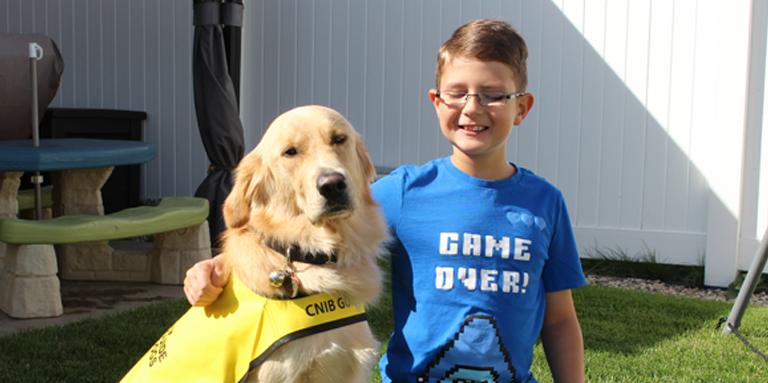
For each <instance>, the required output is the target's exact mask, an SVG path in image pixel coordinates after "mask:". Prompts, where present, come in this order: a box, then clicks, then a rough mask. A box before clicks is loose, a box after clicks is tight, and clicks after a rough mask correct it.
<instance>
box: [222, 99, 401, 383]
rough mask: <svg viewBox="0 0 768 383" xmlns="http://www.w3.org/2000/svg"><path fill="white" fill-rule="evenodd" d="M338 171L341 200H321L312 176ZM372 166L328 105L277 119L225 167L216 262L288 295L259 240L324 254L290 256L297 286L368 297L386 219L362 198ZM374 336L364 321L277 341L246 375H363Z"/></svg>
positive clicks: (376, 282) (259, 286)
mask: <svg viewBox="0 0 768 383" xmlns="http://www.w3.org/2000/svg"><path fill="white" fill-rule="evenodd" d="M328 173H334V174H337V175H338V174H341V176H342V177H343V179H345V186H344V189H345V193H346V194H347V196H348V198H347V200H348V201H347V202H348V203H346V204H345V205H346V207H345V208H342V209H339V208H338V207H336V208H334V209H330V208H329V205H330V203H329V201H328V200H329V198H326V197H324V196H323V195H322V194H321V192H320V191H319V186H318V185H319V182H320V181H319V177H322V176H323V174H328ZM374 177H375V170H374V167H373V164H372V163H371V160H370V159H369V158H368V154H367V152H366V150H365V147H364V145H363V142H362V140H361V137H360V136H359V135H358V134H357V132H355V130H354V129H353V128H352V126H351V125H350V124H349V122H347V120H346V119H344V117H342V116H341V115H340V114H339V113H337V112H336V111H334V110H332V109H329V108H326V107H321V106H304V107H299V108H295V109H292V110H290V111H288V112H286V113H284V114H282V115H280V116H279V117H277V118H276V119H275V120H274V121H273V122H272V124H271V125H270V126H269V128H268V129H267V131H266V133H265V134H264V137H263V138H262V140H261V142H260V143H259V145H258V146H257V147H256V148H255V149H254V150H253V151H252V152H250V153H249V154H248V155H247V156H245V157H244V158H243V159H242V161H241V162H240V164H239V165H238V167H237V169H236V171H235V180H234V185H233V188H232V192H231V194H230V195H229V197H228V198H227V200H226V202H225V203H224V219H225V222H226V224H227V229H226V231H225V233H224V235H223V237H222V241H223V247H222V255H221V256H222V257H223V261H224V262H223V264H224V265H226V266H225V267H227V268H228V269H229V270H231V272H233V273H235V274H236V275H237V276H238V277H239V278H240V279H241V280H242V281H243V283H244V284H245V285H246V286H248V287H249V288H251V289H252V290H253V291H254V292H256V293H257V294H260V295H263V296H267V297H271V298H288V297H290V296H291V291H290V289H285V288H282V287H274V286H272V285H271V284H270V281H269V275H270V272H273V271H284V270H287V269H288V268H289V265H288V261H287V260H286V257H285V256H283V255H281V254H279V253H277V252H275V251H274V250H272V249H271V248H269V247H267V245H266V241H276V242H279V243H283V244H291V243H297V244H299V245H300V246H301V247H302V248H303V249H305V250H308V251H312V252H328V253H330V252H334V251H335V253H336V254H337V255H338V262H337V263H336V264H325V265H313V264H307V263H300V262H293V266H294V270H295V278H296V279H298V281H299V283H297V285H298V286H299V292H300V293H301V294H313V293H317V292H326V293H330V294H334V295H340V296H342V297H343V298H344V299H345V300H346V301H347V302H349V303H352V304H370V303H371V302H373V301H374V300H375V299H376V298H377V296H378V295H379V293H380V292H381V274H380V271H379V269H378V267H377V263H376V257H377V256H378V254H379V253H380V250H381V246H382V243H383V241H384V240H385V238H386V226H385V224H384V221H383V219H382V218H381V216H380V215H379V212H378V207H377V205H376V204H375V202H374V201H373V199H372V197H371V191H370V188H369V184H370V182H372V181H373V179H374ZM377 348H378V344H377V342H376V340H375V339H374V337H373V335H372V334H371V331H370V329H369V327H368V324H367V323H366V322H362V323H357V324H354V325H351V326H346V327H342V328H339V329H336V330H331V331H328V332H324V333H320V334H316V335H312V336H309V337H305V338H301V339H298V340H295V341H292V342H290V343H288V344H287V345H285V346H282V347H281V348H280V349H278V350H277V351H276V352H275V353H274V354H273V355H272V356H271V357H270V359H269V360H268V361H266V362H265V363H264V364H262V365H261V366H260V367H259V369H258V370H256V371H254V372H252V373H251V375H250V376H249V381H258V382H281V383H284V382H333V383H339V382H358V381H359V382H367V381H368V376H369V374H370V371H371V367H372V364H373V363H374V362H375V360H376V354H377V352H376V350H377Z"/></svg>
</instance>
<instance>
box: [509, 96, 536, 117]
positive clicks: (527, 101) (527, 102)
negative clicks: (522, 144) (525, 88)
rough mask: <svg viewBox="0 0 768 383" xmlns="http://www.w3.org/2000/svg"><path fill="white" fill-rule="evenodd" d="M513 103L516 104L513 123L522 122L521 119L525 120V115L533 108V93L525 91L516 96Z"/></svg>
mask: <svg viewBox="0 0 768 383" xmlns="http://www.w3.org/2000/svg"><path fill="white" fill-rule="evenodd" d="M515 105H516V106H517V116H515V121H514V124H515V125H520V124H522V123H523V120H525V117H526V116H528V113H529V112H530V111H531V109H532V108H533V95H532V94H530V93H526V94H524V95H522V96H519V97H517V99H516V100H515Z"/></svg>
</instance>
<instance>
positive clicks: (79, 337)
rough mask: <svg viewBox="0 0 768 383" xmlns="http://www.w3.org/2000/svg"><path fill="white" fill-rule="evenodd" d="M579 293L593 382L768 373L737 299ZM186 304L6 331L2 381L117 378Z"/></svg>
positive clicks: (383, 317)
mask: <svg viewBox="0 0 768 383" xmlns="http://www.w3.org/2000/svg"><path fill="white" fill-rule="evenodd" d="M574 297H575V300H576V305H577V309H578V312H579V317H580V320H581V324H582V328H583V331H584V339H585V349H586V367H587V381H589V382H633V383H634V382H768V363H766V362H764V361H763V360H761V359H759V358H758V357H757V356H756V355H755V354H753V353H751V352H750V351H749V350H748V349H747V347H745V346H744V345H743V344H742V343H741V342H740V341H739V340H738V339H737V338H736V337H735V336H733V335H728V336H723V335H721V334H720V331H719V330H716V329H715V326H716V324H717V321H718V319H719V318H720V317H723V316H726V315H727V314H728V311H729V309H730V304H728V303H723V302H712V301H701V300H695V299H689V298H679V297H670V296H665V295H660V294H654V293H647V292H640V291H632V290H623V289H614V288H606V287H599V286H589V287H585V288H582V289H579V290H576V291H575V292H574ZM389 304H390V302H389V301H388V300H387V299H383V300H382V301H381V302H380V304H379V305H378V306H377V307H374V308H373V309H372V310H370V322H371V325H372V327H373V328H374V331H375V333H376V335H377V336H378V337H379V338H380V339H386V336H387V334H388V332H389V331H390V329H391V326H392V323H391V321H390V319H389ZM186 308H187V304H186V303H185V302H184V301H181V300H173V301H166V302H162V303H158V304H154V305H151V306H147V307H143V308H140V309H136V310H133V311H130V312H127V313H122V314H118V315H115V316H112V317H109V318H106V319H102V320H86V321H83V322H78V323H74V324H71V325H67V326H65V327H61V328H48V329H43V330H35V331H29V332H25V333H21V334H16V335H13V336H10V337H4V338H0V355H1V356H0V382H35V383H39V382H115V381H117V380H119V379H120V377H121V376H122V374H124V373H125V372H126V371H127V370H128V369H129V368H130V367H131V365H132V364H133V363H134V362H135V361H136V360H137V359H138V358H139V357H140V356H141V355H142V354H143V353H144V352H145V351H146V350H147V349H148V347H149V346H150V345H151V344H153V343H154V341H155V340H156V339H157V338H158V337H159V336H160V335H161V334H162V333H163V331H164V330H165V329H166V328H167V327H168V326H169V325H171V324H172V323H173V322H174V321H175V318H177V317H178V316H179V315H180V314H181V313H182V312H183V311H184V310H186ZM741 330H742V333H743V334H744V335H745V336H746V337H747V338H749V339H750V341H751V342H752V343H753V344H754V345H755V346H757V347H758V348H760V349H761V350H763V351H765V350H768V307H758V306H753V307H750V308H749V310H747V313H746V315H745V317H744V319H743V322H742V327H741ZM533 370H534V373H535V374H536V376H537V377H538V378H539V379H540V381H542V382H551V381H552V379H551V377H550V376H549V372H548V370H547V366H546V360H545V358H544V354H543V351H542V349H541V346H537V348H536V351H535V357H534V366H533ZM372 381H374V382H378V381H379V380H378V377H377V376H374V378H372Z"/></svg>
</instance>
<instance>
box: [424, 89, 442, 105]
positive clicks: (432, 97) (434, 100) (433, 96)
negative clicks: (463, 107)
mask: <svg viewBox="0 0 768 383" xmlns="http://www.w3.org/2000/svg"><path fill="white" fill-rule="evenodd" d="M427 96H428V97H429V102H431V103H432V105H434V107H435V108H437V103H438V102H440V99H439V98H438V97H437V89H430V90H429V92H427Z"/></svg>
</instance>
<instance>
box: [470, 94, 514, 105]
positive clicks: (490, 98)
mask: <svg viewBox="0 0 768 383" xmlns="http://www.w3.org/2000/svg"><path fill="white" fill-rule="evenodd" d="M477 98H478V100H479V101H480V105H485V106H497V105H503V104H504V101H506V100H507V98H509V95H508V94H506V93H480V94H478V95H477Z"/></svg>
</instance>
